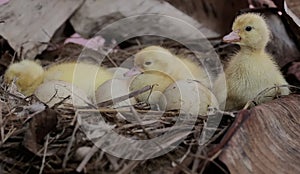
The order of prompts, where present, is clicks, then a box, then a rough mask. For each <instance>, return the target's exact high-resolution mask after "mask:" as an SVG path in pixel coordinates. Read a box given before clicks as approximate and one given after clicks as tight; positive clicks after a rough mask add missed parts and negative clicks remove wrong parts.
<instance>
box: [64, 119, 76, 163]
mask: <svg viewBox="0 0 300 174" xmlns="http://www.w3.org/2000/svg"><path fill="white" fill-rule="evenodd" d="M78 128H79V124H78V122H77V123H76V125H75V128H74V130H73V133H72V135H71V139H70V141H69V143H68V147H67V149H66V153H65V157H64V160H63V164H62V167H63V168H66V166H67V162H68V160H69V153H70V151H71V147H72V145H73V142H74V140H75V134H76V132H77V130H78Z"/></svg>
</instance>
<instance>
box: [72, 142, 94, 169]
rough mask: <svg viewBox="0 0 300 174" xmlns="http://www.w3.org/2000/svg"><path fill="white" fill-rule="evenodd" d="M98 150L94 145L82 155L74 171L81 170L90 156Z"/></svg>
mask: <svg viewBox="0 0 300 174" xmlns="http://www.w3.org/2000/svg"><path fill="white" fill-rule="evenodd" d="M98 150H99V148H98V147H97V146H96V145H94V146H93V147H92V149H91V150H90V151H89V153H88V154H87V155H86V156H85V157H84V159H83V160H82V161H81V163H80V164H79V166H78V167H77V168H76V172H81V171H82V169H83V168H84V167H85V165H86V164H87V163H88V162H89V160H90V159H91V158H92V156H93V155H94V154H95V153H96V152H97V151H98Z"/></svg>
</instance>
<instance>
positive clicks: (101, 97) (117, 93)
mask: <svg viewBox="0 0 300 174" xmlns="http://www.w3.org/2000/svg"><path fill="white" fill-rule="evenodd" d="M129 93H130V92H129V81H128V80H126V79H111V80H108V81H106V82H105V83H103V84H102V85H100V86H99V87H98V88H97V90H96V92H95V99H96V102H97V103H101V102H104V101H107V100H111V99H114V98H117V97H121V96H124V95H127V94H129ZM135 103H136V100H135V99H134V98H130V99H127V100H124V101H122V102H119V103H115V104H114V107H120V106H128V105H133V104H135Z"/></svg>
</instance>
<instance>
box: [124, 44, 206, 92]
mask: <svg viewBox="0 0 300 174" xmlns="http://www.w3.org/2000/svg"><path fill="white" fill-rule="evenodd" d="M134 65H135V66H134V67H133V68H132V69H131V70H130V71H129V72H127V73H125V74H124V75H125V76H133V75H137V74H140V73H141V72H145V71H149V70H151V71H160V72H162V73H164V74H167V75H168V76H170V77H171V78H173V79H174V80H175V81H177V80H186V79H192V80H198V81H200V82H201V83H202V84H204V85H205V86H206V87H209V86H210V83H209V79H208V76H207V74H206V72H205V70H204V69H203V68H201V67H200V66H199V65H197V63H195V62H193V61H191V60H189V59H185V58H179V57H178V56H176V55H173V54H172V53H171V52H170V51H169V50H167V49H165V48H162V47H160V46H149V47H146V48H144V49H142V50H141V51H140V52H138V53H137V54H136V55H135V58H134Z"/></svg>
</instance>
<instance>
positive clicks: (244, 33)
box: [223, 13, 270, 50]
mask: <svg viewBox="0 0 300 174" xmlns="http://www.w3.org/2000/svg"><path fill="white" fill-rule="evenodd" d="M269 37H270V30H269V29H268V25H267V24H266V22H265V20H264V18H263V17H262V16H260V15H259V14H255V13H246V14H242V15H240V16H238V17H237V18H236V19H235V21H234V22H233V25H232V32H231V33H230V34H228V35H226V36H225V37H224V38H223V41H225V42H228V43H236V44H239V45H240V46H241V47H247V48H251V49H254V50H261V49H264V48H265V46H266V45H267V43H268V41H269Z"/></svg>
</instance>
